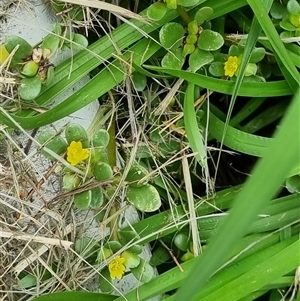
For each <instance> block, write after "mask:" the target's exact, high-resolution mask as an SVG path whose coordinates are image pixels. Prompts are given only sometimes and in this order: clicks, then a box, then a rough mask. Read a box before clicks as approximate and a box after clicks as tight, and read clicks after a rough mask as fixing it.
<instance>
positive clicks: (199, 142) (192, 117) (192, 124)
mask: <svg viewBox="0 0 300 301" xmlns="http://www.w3.org/2000/svg"><path fill="white" fill-rule="evenodd" d="M194 90H195V85H194V84H189V85H188V87H187V89H186V91H185V97H184V109H183V118H184V128H185V130H186V135H187V139H188V141H189V144H190V146H191V149H192V150H193V152H194V153H197V154H196V156H195V157H196V159H197V161H198V162H199V163H200V165H201V166H202V167H204V166H206V159H207V155H206V150H205V147H204V143H203V137H202V135H201V134H200V131H199V128H198V122H197V117H196V113H195V109H194V99H195V91H194Z"/></svg>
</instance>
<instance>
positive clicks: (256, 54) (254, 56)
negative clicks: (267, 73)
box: [249, 47, 266, 64]
mask: <svg viewBox="0 0 300 301" xmlns="http://www.w3.org/2000/svg"><path fill="white" fill-rule="evenodd" d="M265 54H266V50H265V48H263V47H258V48H254V49H253V51H252V53H251V56H250V59H249V63H255V64H256V63H258V62H260V61H261V60H262V59H263V58H264V57H265Z"/></svg>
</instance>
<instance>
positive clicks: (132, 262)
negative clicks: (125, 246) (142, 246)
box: [122, 251, 141, 269]
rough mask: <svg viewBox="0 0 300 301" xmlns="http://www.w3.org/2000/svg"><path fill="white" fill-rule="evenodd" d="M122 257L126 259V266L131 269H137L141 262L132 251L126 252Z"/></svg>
mask: <svg viewBox="0 0 300 301" xmlns="http://www.w3.org/2000/svg"><path fill="white" fill-rule="evenodd" d="M122 257H124V258H125V266H126V268H129V269H132V268H136V267H137V266H138V265H139V264H140V262H141V258H140V257H139V256H138V255H136V254H133V253H132V252H130V251H124V252H123V253H122Z"/></svg>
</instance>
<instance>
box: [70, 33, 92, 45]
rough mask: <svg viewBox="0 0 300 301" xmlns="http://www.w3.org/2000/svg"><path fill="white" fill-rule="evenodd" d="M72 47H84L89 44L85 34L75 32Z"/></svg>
mask: <svg viewBox="0 0 300 301" xmlns="http://www.w3.org/2000/svg"><path fill="white" fill-rule="evenodd" d="M73 42H74V43H72V48H74V49H82V48H83V47H84V48H86V47H88V45H89V41H88V40H87V38H86V37H85V36H83V35H82V34H79V33H75V34H74V37H73Z"/></svg>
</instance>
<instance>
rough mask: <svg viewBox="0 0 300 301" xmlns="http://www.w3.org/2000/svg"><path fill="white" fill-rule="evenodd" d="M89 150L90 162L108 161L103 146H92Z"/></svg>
mask: <svg viewBox="0 0 300 301" xmlns="http://www.w3.org/2000/svg"><path fill="white" fill-rule="evenodd" d="M90 152H91V164H92V165H94V164H96V163H98V162H105V163H108V156H107V151H106V149H103V148H92V149H91V150H90Z"/></svg>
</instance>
